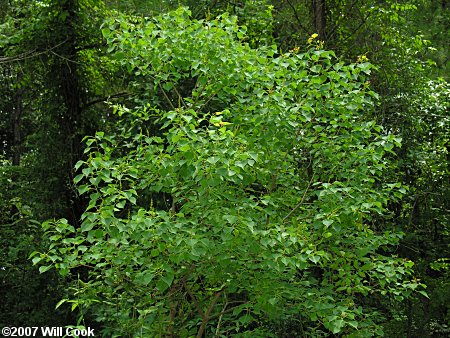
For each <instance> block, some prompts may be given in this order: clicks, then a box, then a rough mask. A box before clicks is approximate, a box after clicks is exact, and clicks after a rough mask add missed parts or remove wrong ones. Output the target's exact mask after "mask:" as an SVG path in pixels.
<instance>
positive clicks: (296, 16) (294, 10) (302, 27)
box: [286, 0, 311, 35]
mask: <svg viewBox="0 0 450 338" xmlns="http://www.w3.org/2000/svg"><path fill="white" fill-rule="evenodd" d="M286 2H287V3H288V5H289V7H291V8H292V10H293V12H294V16H295V18H296V19H297V22H298V26H299V27H300V28H301V29H303V30H304V31H305V33H306V34H308V35H311V33H310V32H309V31H308V30H307V29H306V27H305V26H303V24H302V21H301V20H300V17H299V16H298V13H297V10H296V9H295V6H294V5H293V4H292V3H291V2H290V1H289V0H286Z"/></svg>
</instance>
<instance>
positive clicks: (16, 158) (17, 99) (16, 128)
mask: <svg viewBox="0 0 450 338" xmlns="http://www.w3.org/2000/svg"><path fill="white" fill-rule="evenodd" d="M22 93H23V90H22V89H17V91H16V93H15V95H14V102H13V109H12V111H13V116H12V120H13V121H12V122H13V146H12V150H13V157H12V164H13V165H16V166H18V165H20V156H21V154H22V136H21V131H20V127H21V121H22Z"/></svg>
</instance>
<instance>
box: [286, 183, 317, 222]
mask: <svg viewBox="0 0 450 338" xmlns="http://www.w3.org/2000/svg"><path fill="white" fill-rule="evenodd" d="M313 179H314V175H312V177H311V179H310V180H309V183H308V186H307V187H306V190H305V192H304V193H303V196H302V199H301V200H300V202H299V203H298V204H297V205H296V206H295V207H294V209H292V210H291V211H290V212H289V213H288V214H287V215H286V216H285V217H284V218H283V221H282V222H283V223H284V221H286V220H287V219H288V218H289V217H290V216H291V215H292V214H293V213H294V212H295V210H297V209H298V208H299V207H300V206H301V205H302V204H303V202H304V200H305V197H306V194H307V193H308V190H309V188H310V187H311V184H312V181H313Z"/></svg>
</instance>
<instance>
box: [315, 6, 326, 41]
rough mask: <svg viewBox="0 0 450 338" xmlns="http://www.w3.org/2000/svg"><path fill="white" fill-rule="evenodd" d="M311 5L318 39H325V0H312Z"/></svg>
mask: <svg viewBox="0 0 450 338" xmlns="http://www.w3.org/2000/svg"><path fill="white" fill-rule="evenodd" d="M312 7H313V13H314V28H315V30H316V32H317V34H319V39H320V40H322V41H325V40H326V34H325V26H326V8H325V0H312Z"/></svg>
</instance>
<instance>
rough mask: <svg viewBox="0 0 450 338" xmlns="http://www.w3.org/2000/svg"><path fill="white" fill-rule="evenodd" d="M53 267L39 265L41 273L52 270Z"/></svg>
mask: <svg viewBox="0 0 450 338" xmlns="http://www.w3.org/2000/svg"><path fill="white" fill-rule="evenodd" d="M51 268H52V265H47V266H40V267H39V272H40V273H44V272H46V271H48V270H50V269H51Z"/></svg>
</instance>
